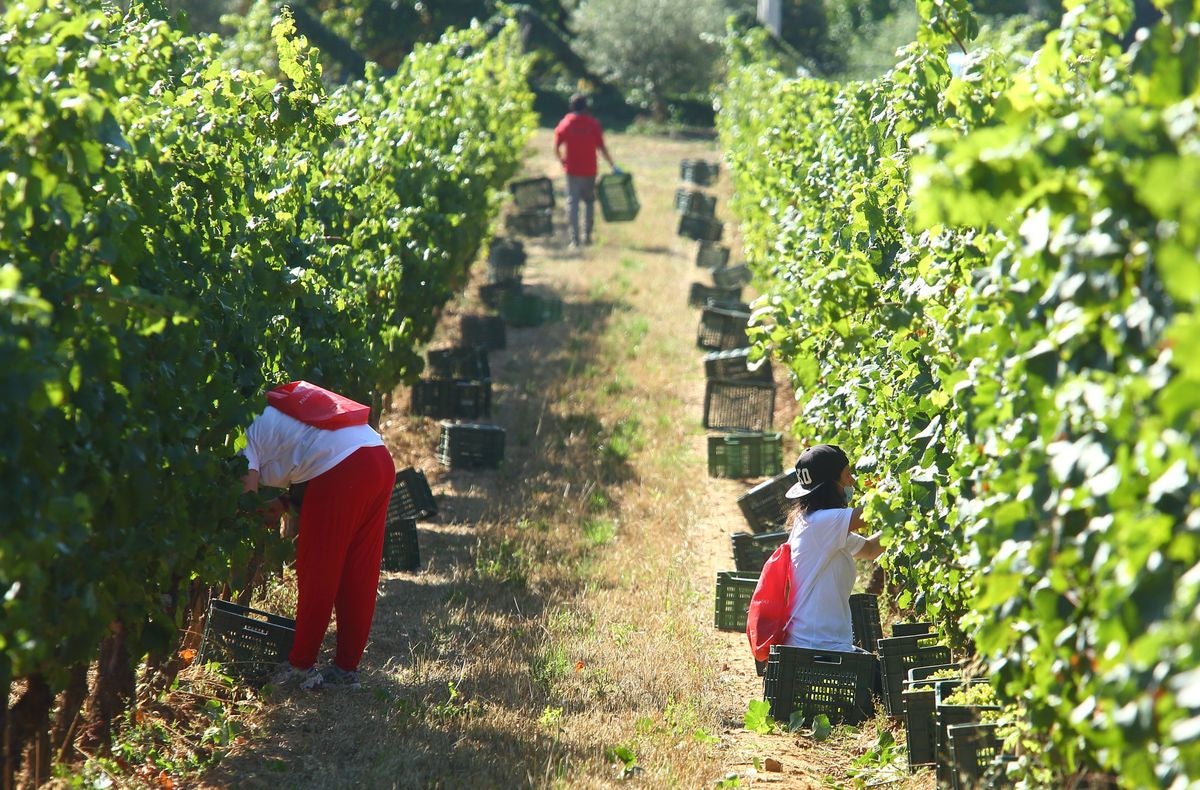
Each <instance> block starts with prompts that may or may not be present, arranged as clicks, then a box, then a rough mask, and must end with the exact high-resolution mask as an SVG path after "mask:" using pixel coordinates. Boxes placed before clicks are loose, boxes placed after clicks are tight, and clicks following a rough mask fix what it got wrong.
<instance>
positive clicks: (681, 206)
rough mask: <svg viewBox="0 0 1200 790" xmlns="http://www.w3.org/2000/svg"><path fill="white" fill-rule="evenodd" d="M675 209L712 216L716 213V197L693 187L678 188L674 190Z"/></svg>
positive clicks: (684, 212) (702, 215)
mask: <svg viewBox="0 0 1200 790" xmlns="http://www.w3.org/2000/svg"><path fill="white" fill-rule="evenodd" d="M675 210H676V211H677V212H679V213H681V214H697V215H699V216H701V217H714V216H716V213H717V197H716V195H706V194H704V193H703V192H698V191H696V190H694V189H686V188H680V189H677V190H675Z"/></svg>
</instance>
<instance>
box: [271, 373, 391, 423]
mask: <svg viewBox="0 0 1200 790" xmlns="http://www.w3.org/2000/svg"><path fill="white" fill-rule="evenodd" d="M267 405H268V406H274V407H275V408H277V409H279V410H280V411H281V412H283V413H284V414H286V415H288V416H289V417H295V418H296V419H297V420H299V421H300V422H302V423H305V424H307V425H311V426H313V427H314V428H322V429H324V430H327V431H332V430H336V429H337V428H348V427H350V426H351V425H366V424H367V417H369V416H370V415H371V407H370V406H364V405H362V404H361V403H356V402H355V401H352V400H350V399H349V398H345V397H342V396H341V395H338V394H337V393H336V392H330V391H329V390H327V389H323V388H321V387H318V386H317V385H316V384H309V383H308V382H307V381H293V382H291V383H288V384H284V385H282V386H279V387H276V388H275V389H273V390H270V391H269V392H268V393H267Z"/></svg>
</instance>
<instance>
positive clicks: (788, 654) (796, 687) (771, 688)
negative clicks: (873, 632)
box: [763, 645, 878, 724]
mask: <svg viewBox="0 0 1200 790" xmlns="http://www.w3.org/2000/svg"><path fill="white" fill-rule="evenodd" d="M877 666H878V664H877V662H876V659H875V656H873V655H871V654H869V653H839V652H837V651H832V650H808V649H806V648H802V647H787V646H783V645H774V646H773V647H772V648H771V655H770V657H769V658H768V659H767V672H766V677H765V678H764V680H763V698H764V699H766V701H767V702H769V703H770V704H771V717H772V718H773V719H775V720H776V721H778V722H788V721H789V720H790V719H791V717H792V714H793V713H799V714H800V715H801V716H803V717H804V718H805V719H808V720H811V719H812V718H813V717H814V716H820V715H825V716H828V717H829V721H830V723H834V724H838V723H841V724H858V723H859V722H861V721H864V720H866V719H868V718H870V717H871V715H872V714H873V713H874V712H875V698H874V695H873V694H872V689H873V688H874V685H875V672H876V669H877Z"/></svg>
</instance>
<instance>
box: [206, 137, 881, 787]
mask: <svg viewBox="0 0 1200 790" xmlns="http://www.w3.org/2000/svg"><path fill="white" fill-rule="evenodd" d="M536 143H537V148H536V150H535V152H534V155H533V157H532V159H531V162H530V165H529V171H530V172H531V173H533V174H537V173H545V174H549V175H554V176H555V177H557V175H558V173H557V164H556V163H555V162H553V160H552V158H551V157H550V155H549V146H550V143H549V137H548V136H547V135H546V134H544V133H543V134H540V135H539V136H538V138H537V140H536ZM610 146H611V149H612V150H613V153H614V155H615V156H616V157H617V160H618V162H620V163H621V164H622V166H624V167H625V168H626V169H628V170H630V171H631V172H633V173H634V174H635V176H636V178H637V186H638V190H639V196H640V197H641V200H642V204H643V211H642V215H641V216H640V217H639V219H638V221H637V222H635V223H629V224H625V225H604V224H603V223H600V222H598V233H597V235H598V243H597V245H596V246H595V247H593V248H591V249H589V250H587V251H586V252H585V253H584V254H582V255H572V254H569V253H568V252H567V250H566V249H565V246H564V244H563V239H564V234H563V232H562V229H561V227H560V228H559V234H558V236H556V237H555V238H554V239H553V240H548V241H547V242H546V243H532V244H528V245H527V247H528V249H529V251H530V253H531V256H530V264H529V265H528V267H527V271H526V276H525V280H526V282H527V283H531V284H533V285H534V287H536V288H541V289H545V290H547V291H553V292H555V293H557V294H558V295H560V296H562V297H563V298H564V300H565V302H566V309H565V315H564V320H563V321H562V322H561V323H556V324H549V325H546V326H543V327H541V328H537V329H525V330H512V329H510V330H509V337H508V349H507V350H506V351H502V352H493V354H492V373H493V378H494V379H495V381H496V384H495V403H496V411H495V414H494V421H495V422H496V423H497V424H499V425H501V426H503V427H505V429H506V430H507V442H508V448H507V453H506V458H505V463H504V466H503V468H502V469H500V470H497V471H486V472H464V471H457V470H455V471H446V470H441V469H440V468H439V467H438V466H437V464H436V462H435V461H434V459H433V452H432V448H433V446H434V444H435V442H436V434H437V426H436V424H435V423H434V422H433V421H430V420H424V419H421V418H413V417H408V416H406V415H405V413H404V405H405V400H406V397H405V395H404V393H403V392H397V393H396V396H395V399H394V403H395V405H396V409H395V411H394V412H392V413H389V414H388V415H386V416H385V419H384V420H383V423H382V428H383V431H384V433H385V436H386V438H387V441H388V444H389V446H390V448H391V450H392V452H393V454H394V455H395V457H396V458H397V460H398V462H399V463H401V464H402V465H414V466H417V467H419V468H423V469H425V470H426V471H427V472H428V473H429V474H430V477H431V482H432V483H433V484H434V488H435V491H436V492H437V494H438V496H439V500H440V501H441V503H442V512H441V515H440V516H439V520H438V521H437V522H436V523H422V524H421V525H420V543H421V553H422V558H423V560H424V568H423V569H422V570H421V571H420V572H418V573H411V574H407V573H394V574H385V577H384V579H383V581H382V582H381V586H380V597H379V602H378V607H377V612H376V618H375V623H374V627H373V631H372V642H371V644H370V645H369V647H368V651H367V654H366V657H365V659H364V664H363V672H364V682H365V684H366V689H365V690H364V691H362V692H357V693H342V692H336V691H332V690H325V691H322V692H320V693H313V694H302V693H294V694H283V695H276V696H274V697H272V698H269V699H268V700H267V701H266V703H265V704H263V705H262V706H261V707H260V708H259V710H258V712H257V713H256V714H255V715H254V716H253V717H251V718H252V720H251V721H249V722H248V723H249V724H250V725H252V727H251V729H250V730H249V731H248V732H247V734H246V735H245V736H244V737H243V738H241V739H239V740H238V742H236V743H235V745H234V747H233V748H232V749H231V750H230V752H229V754H228V755H227V756H226V757H225V759H224V760H223V761H222V762H221V763H220V765H219V766H218V767H217V768H215V769H214V770H212V771H210V772H209V773H208V774H207V775H206V776H205V777H204V780H203V781H202V782H200V783H199V784H200V785H201V786H208V787H239V788H242V787H246V788H255V787H264V788H266V787H272V788H273V787H313V788H317V787H320V788H326V787H350V786H354V787H444V786H462V785H466V786H471V785H474V786H479V787H511V786H538V787H549V786H564V787H583V788H587V787H601V786H609V785H612V784H614V783H617V782H618V781H620V780H621V777H622V775H623V774H628V776H629V778H631V779H632V780H633V781H634V782H635V783H636V784H639V785H645V786H652V787H663V786H668V787H669V786H680V787H710V786H712V785H713V784H714V782H716V781H717V780H719V779H721V778H722V777H725V776H726V775H727V774H729V773H730V772H735V773H736V774H737V775H738V777H739V781H740V782H741V783H742V784H752V783H771V784H775V785H779V786H789V787H809V786H822V785H823V784H824V777H826V776H835V777H844V776H845V769H846V767H847V766H848V763H849V761H850V759H851V757H852V756H853V755H854V754H856V753H860V752H861V751H863V750H864V749H865V748H866V747H864V746H863V745H862V744H861V743H860V742H859V740H861V739H859V740H855V738H853V737H843V738H838V739H835V740H834V741H830V742H827V743H825V744H813V743H811V742H809V741H807V740H806V739H804V738H800V737H797V736H792V735H787V736H781V735H772V736H758V735H754V734H752V733H747V732H746V731H745V730H744V729H742V726H741V719H742V715H743V714H744V712H745V709H746V703H747V701H748V700H749V699H751V698H754V697H758V696H761V686H760V684H759V681H758V679H757V678H756V677H755V675H754V672H753V664H752V662H751V661H750V657H749V655H748V651H747V650H746V649H745V643H744V638H743V637H740V636H738V635H731V634H723V633H719V632H715V631H714V630H713V629H712V589H713V578H714V573H715V571H717V570H723V569H726V568H728V567H730V566H731V560H730V558H729V546H728V534H729V532H732V531H734V530H736V529H741V528H742V521H741V517H740V515H739V514H738V512H737V508H736V505H735V499H736V497H737V496H738V495H740V494H741V493H742V492H743V491H744V490H745V485H744V484H742V483H738V482H735V481H719V480H710V479H709V478H708V477H707V476H706V470H705V451H704V438H703V431H702V429H701V427H700V415H701V412H702V401H703V371H702V367H701V364H700V359H699V357H700V352H698V351H697V350H696V349H695V345H694V333H695V324H696V313H695V311H693V310H690V309H688V308H687V307H686V306H685V302H686V294H687V289H688V286H689V284H690V283H691V282H692V281H693V280H695V279H697V275H698V274H699V272H698V270H696V269H695V267H694V266H693V263H692V261H693V257H692V256H693V252H694V251H693V248H692V246H691V244H690V243H685V242H683V241H682V240H679V239H678V238H677V237H676V236H675V233H674V230H675V228H674V224H675V220H676V218H675V215H674V213H673V212H672V196H673V192H674V190H675V188H676V186H677V178H678V162H679V160H680V159H681V158H684V157H696V156H704V157H707V158H715V156H716V154H715V151H714V150H713V149H712V148H711V146H709V145H707V144H703V143H684V142H675V141H669V140H663V139H656V138H642V137H631V136H614V137H613V139H612V140H611V141H610ZM727 187H728V185H727V182H726V183H724V184H722V185H721V188H725V189H727ZM478 268H479V269H482V268H483V267H482V266H481V267H478ZM482 275H483V272H482V271H477V272H476V277H477V278H480V279H481V278H482ZM478 309H480V308H479V306H478V304H477V303H476V302H475V298H474V290H473V289H471V291H470V292H469V294H468V295H467V296H466V297H463V298H462V299H461V300H460V302H459V303H457V304H454V305H451V306H450V307H449V308H448V310H447V311H446V315H445V317H444V321H443V331H442V332H441V333H440V334H439V338H438V340H437V342H435V344H434V345H447V344H449V343H451V342H453V340H454V333H455V331H456V328H457V316H458V315H459V314H461V313H465V312H474V311H476V310H478ZM791 409H794V406H793V404H792V403H791V402H790V399H784V400H782V401H781V402H780V403H779V405H778V409H777V424H778V425H787V424H788V422H789V421H790V419H791V415H792V413H793V412H792V411H789V410H791ZM331 639H332V636H331V638H330V641H331ZM617 747H620V748H621V749H622V750H627V751H622V753H623V754H624V755H625V756H626V763H630V762H635V763H636V766H635V767H634V766H632V765H631V766H630V767H631V769H632V770H630V771H624V770H623V769H624V768H625V767H626V766H625V765H624V764H622V763H621V761H620V760H619V759H617V758H614V756H613V751H612V750H613V749H615V748H617ZM766 757H775V758H776V759H779V760H780V761H781V762H782V763H783V766H784V771H783V772H781V773H771V774H768V773H765V772H761V771H758V770H757V769H756V768H755V767H754V766H755V761H756V758H766Z"/></svg>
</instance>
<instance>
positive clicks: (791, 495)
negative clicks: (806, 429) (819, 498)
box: [784, 444, 850, 499]
mask: <svg viewBox="0 0 1200 790" xmlns="http://www.w3.org/2000/svg"><path fill="white" fill-rule="evenodd" d="M849 465H850V459H849V458H848V457H847V456H846V454H845V453H844V452H842V448H840V447H838V446H837V445H836V444H818V445H817V446H816V447H810V448H808V449H807V450H805V451H804V452H802V453H800V457H799V458H797V459H796V481H797V482H796V484H795V485H793V486H792V487H791V488H789V489H788V490H787V493H786V494H784V496H786V497H787V498H788V499H799V498H800V497H802V496H808V495H809V494H811V493H812V492H813V491H816V490H817V489H818V488H820V487H821V486H823V485H825V484H826V483H835V482H837V479H838V478H839V477H841V476H842V470H843V469H845V468H846V467H847V466H849Z"/></svg>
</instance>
